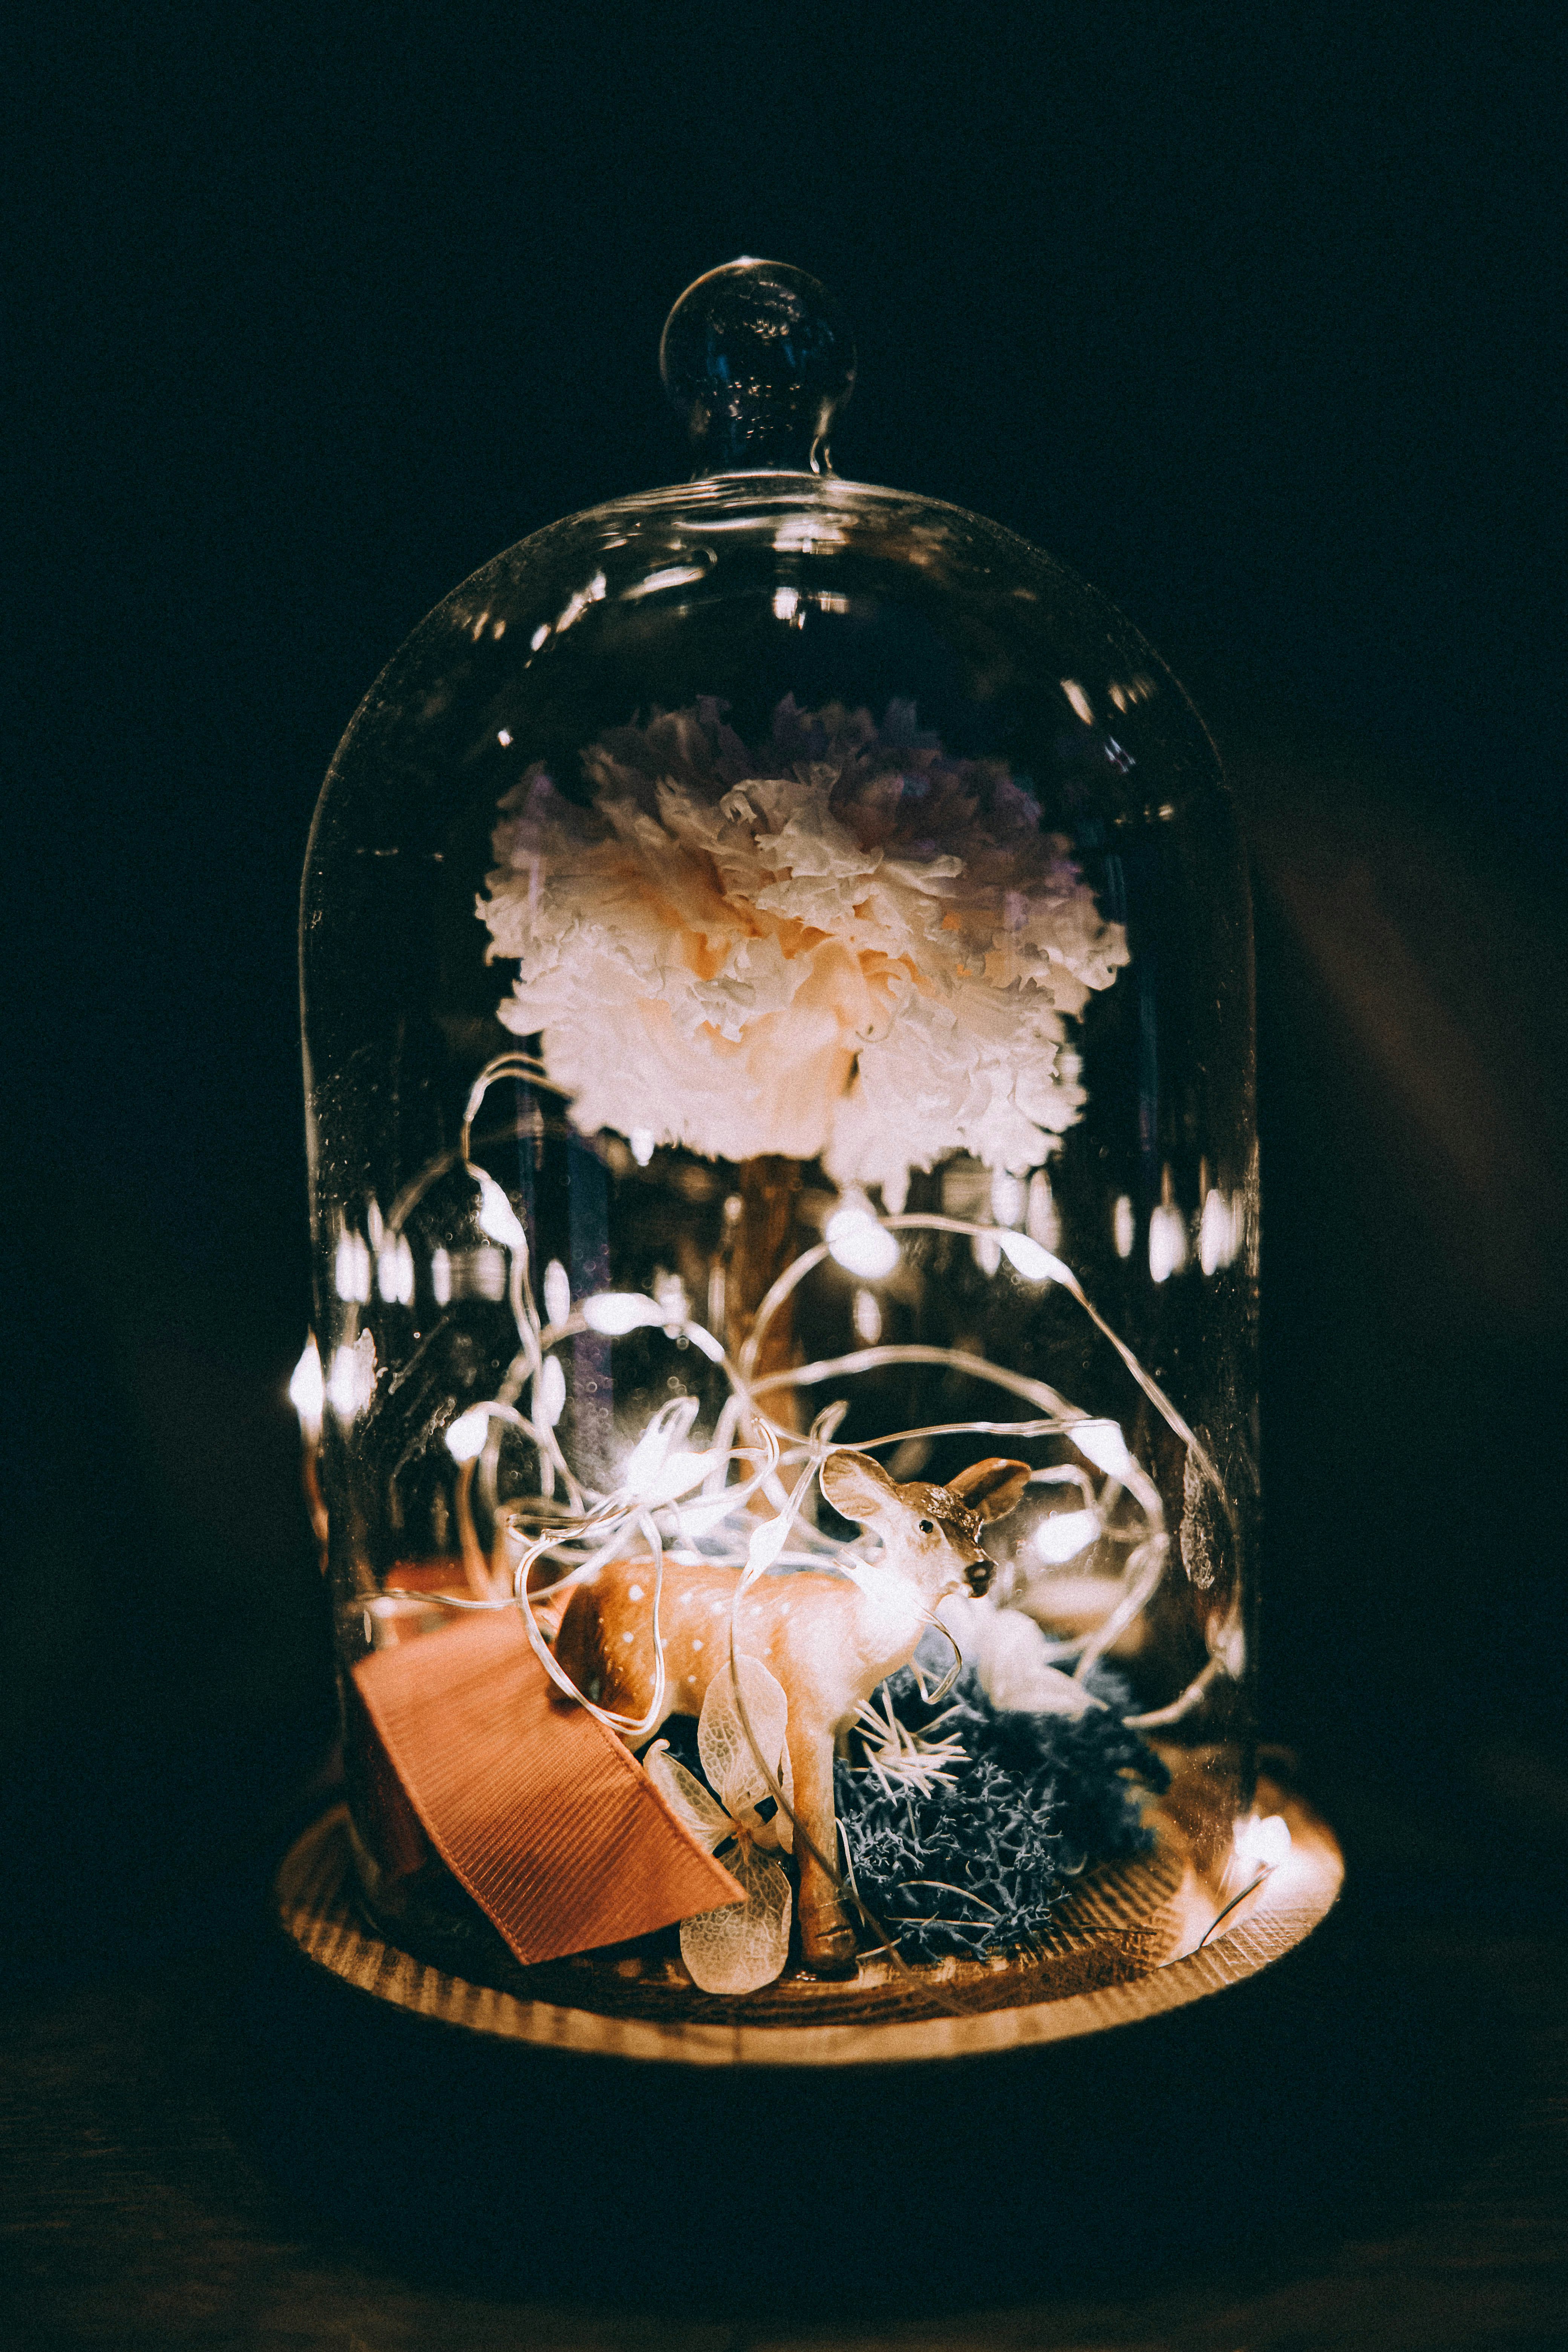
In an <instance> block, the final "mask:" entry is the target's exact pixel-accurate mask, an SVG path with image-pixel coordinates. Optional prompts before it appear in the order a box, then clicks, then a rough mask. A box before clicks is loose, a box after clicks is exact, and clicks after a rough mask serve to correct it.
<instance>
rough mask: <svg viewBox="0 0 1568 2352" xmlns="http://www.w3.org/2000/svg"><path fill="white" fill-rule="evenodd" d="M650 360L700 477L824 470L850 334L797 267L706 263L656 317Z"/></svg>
mask: <svg viewBox="0 0 1568 2352" xmlns="http://www.w3.org/2000/svg"><path fill="white" fill-rule="evenodd" d="M658 364H659V373H660V374H661V375H662V376H663V378H664V386H665V390H666V391H667V392H668V394H669V398H670V403H671V404H672V406H673V407H674V409H675V411H676V414H677V415H679V417H680V419H681V421H682V423H683V424H684V425H685V426H686V429H687V432H688V434H689V436H690V440H691V446H692V448H693V450H694V451H695V453H696V456H697V460H698V471H699V473H700V474H728V473H750V472H755V471H767V472H771V471H779V472H785V473H805V472H807V471H809V472H811V473H814V474H817V473H822V472H824V471H826V469H827V467H828V465H829V459H828V455H827V434H828V430H829V428H830V426H831V425H832V423H833V420H834V418H835V417H836V416H837V415H838V413H839V411H840V410H841V409H842V408H843V407H844V406H845V405H846V404H847V401H848V398H849V394H850V393H851V391H852V390H853V389H854V383H855V339H854V337H853V335H852V334H851V333H850V331H849V324H848V321H847V319H846V318H845V315H844V313H843V311H842V310H841V309H840V308H839V306H838V304H837V302H836V301H835V300H834V299H833V297H832V295H831V294H829V293H828V291H827V289H826V287H824V286H820V285H818V283H817V281H816V278H808V277H807V276H806V274H805V270H804V269H793V268H791V267H790V265H789V264H788V262H784V261H753V260H752V259H751V258H750V257H749V256H748V257H742V259H741V260H739V261H729V262H726V263H725V264H724V266H723V267H722V268H720V269H710V271H709V272H708V274H707V276H706V277H704V278H698V280H697V282H696V284H695V285H693V286H689V287H688V288H687V289H686V291H685V293H684V294H683V295H682V296H681V298H680V299H679V302H677V304H676V306H675V308H674V310H671V312H670V314H669V316H668V319H667V320H665V326H664V333H663V336H662V337H661V339H660V341H659V347H658Z"/></svg>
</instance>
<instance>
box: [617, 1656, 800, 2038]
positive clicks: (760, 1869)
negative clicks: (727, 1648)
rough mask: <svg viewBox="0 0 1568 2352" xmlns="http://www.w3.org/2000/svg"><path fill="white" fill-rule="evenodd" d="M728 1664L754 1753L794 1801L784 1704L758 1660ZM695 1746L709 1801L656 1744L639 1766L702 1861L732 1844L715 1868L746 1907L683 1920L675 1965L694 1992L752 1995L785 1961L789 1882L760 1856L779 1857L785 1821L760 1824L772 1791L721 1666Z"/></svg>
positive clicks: (776, 1818) (779, 1816)
mask: <svg viewBox="0 0 1568 2352" xmlns="http://www.w3.org/2000/svg"><path fill="white" fill-rule="evenodd" d="M735 1665H736V1670H737V1673H738V1675H739V1677H740V1684H741V1694H742V1698H743V1699H744V1702H745V1707H746V1716H747V1719H748V1721H749V1722H750V1724H751V1727H752V1734H753V1736H754V1737H755V1739H756V1742H757V1746H758V1747H759V1748H761V1750H762V1752H763V1756H764V1757H765V1758H766V1759H767V1761H768V1764H769V1766H770V1767H771V1769H772V1770H773V1777H774V1779H775V1780H777V1781H778V1782H779V1784H780V1786H781V1787H782V1788H783V1790H784V1795H785V1796H786V1797H789V1798H793V1795H794V1782H793V1780H792V1778H791V1774H790V1762H789V1750H788V1748H786V1747H785V1745H784V1724H785V1720H786V1718H787V1716H788V1713H789V1701H788V1699H787V1698H786V1697H785V1696H784V1690H783V1688H782V1686H781V1685H779V1683H777V1682H776V1681H775V1680H774V1678H773V1675H771V1674H770V1673H769V1672H768V1669H767V1668H766V1666H764V1665H763V1662H762V1660H761V1659H760V1658H753V1657H749V1656H747V1655H746V1654H744V1653H743V1652H742V1654H739V1655H738V1656H737V1658H736V1660H735ZM697 1748H698V1753H699V1754H700V1757H701V1759H702V1769H703V1770H704V1772H706V1773H707V1775H708V1778H709V1780H710V1781H711V1782H712V1784H713V1786H714V1788H715V1789H717V1790H718V1791H719V1797H718V1799H715V1798H713V1797H712V1796H711V1795H710V1793H709V1791H708V1790H706V1789H705V1788H704V1787H703V1786H702V1783H701V1781H700V1780H698V1779H697V1778H696V1777H695V1775H694V1774H692V1773H690V1772H689V1771H688V1770H687V1769H686V1767H685V1765H684V1764H681V1763H679V1762H678V1761H677V1760H676V1759H675V1758H674V1757H673V1756H672V1755H671V1754H670V1753H669V1750H668V1747H667V1746H666V1744H665V1742H664V1741H663V1740H662V1739H660V1740H656V1741H655V1743H654V1745H653V1747H652V1748H649V1750H648V1752H647V1756H646V1757H645V1758H644V1759H643V1761H644V1763H645V1765H646V1767H647V1775H648V1778H649V1780H652V1782H653V1784H654V1786H655V1788H656V1789H657V1790H658V1792H659V1795H660V1796H661V1797H662V1798H663V1799H664V1801H665V1802H666V1804H667V1805H668V1807H669V1809H670V1811H671V1812H672V1813H673V1814H674V1815H675V1817H676V1819H677V1821H679V1823H680V1825H681V1827H682V1828H683V1829H685V1830H686V1831H688V1832H689V1834H690V1835H691V1836H692V1837H694V1838H695V1839H696V1840H697V1842H698V1843H699V1844H700V1846H702V1847H703V1848H704V1849H705V1851H706V1852H707V1853H714V1852H715V1851H716V1850H717V1849H719V1848H720V1847H721V1846H725V1845H726V1843H727V1842H728V1841H731V1840H732V1841H733V1844H732V1845H731V1846H730V1847H729V1850H728V1851H726V1852H725V1853H724V1856H723V1862H724V1867H725V1869H726V1870H727V1871H728V1872H729V1873H730V1874H731V1877H732V1878H735V1879H738V1880H739V1881H740V1884H741V1885H742V1886H743V1887H744V1888H745V1890H746V1900H745V1902H744V1903H727V1904H724V1905H723V1906H721V1907H720V1908H719V1909H717V1910H713V1911H700V1912H698V1913H697V1914H696V1915H695V1916H693V1917H692V1918H689V1919H683V1920H682V1921H681V1923H680V1957H681V1958H682V1959H683V1960H684V1961H685V1963H686V1967H687V1970H688V1973H689V1976H690V1978H691V1980H692V1982H693V1984H695V1985H697V1986H699V1987H700V1989H701V1990H702V1991H703V1992H722V1993H742V1992H755V1991H756V1990H757V1988H758V1986H759V1985H765V1984H772V1982H773V1979H774V1978H775V1977H776V1976H777V1975H778V1974H779V1972H780V1971H781V1969H783V1967H784V1961H785V1960H786V1959H787V1958H788V1957H789V1921H790V1885H789V1880H788V1878H787V1877H786V1876H785V1874H784V1870H783V1869H782V1867H781V1866H780V1864H778V1863H776V1862H775V1861H774V1860H773V1855H772V1853H770V1852H769V1851H767V1849H769V1848H773V1849H775V1850H776V1849H777V1848H778V1847H780V1846H783V1847H784V1849H785V1850H786V1852H787V1850H788V1848H789V1845H790V1841H791V1831H790V1823H789V1818H788V1815H787V1814H784V1813H774V1814H773V1817H772V1818H771V1819H770V1820H766V1821H764V1820H763V1817H762V1815H761V1813H760V1812H759V1811H758V1810H757V1808H758V1807H759V1805H761V1804H763V1803H764V1802H766V1801H767V1799H768V1798H769V1796H770V1795H771V1793H772V1792H771V1790H770V1789H769V1786H768V1779H767V1774H766V1773H765V1772H763V1769H762V1768H761V1767H760V1765H759V1764H758V1762H757V1759H756V1756H755V1755H754V1753H753V1752H752V1744H751V1741H750V1740H749V1739H748V1738H747V1737H746V1733H745V1727H744V1726H743V1725H742V1721H741V1717H740V1711H739V1709H738V1708H737V1706H736V1705H735V1692H734V1685H733V1684H732V1682H731V1676H730V1673H729V1669H728V1668H727V1667H721V1668H720V1670H719V1672H718V1673H717V1674H716V1675H714V1677H713V1679H712V1681H711V1682H710V1684H709V1685H708V1691H707V1696H705V1697H704V1699H703V1701H702V1712H701V1714H700V1716H699V1717H698V1720H697Z"/></svg>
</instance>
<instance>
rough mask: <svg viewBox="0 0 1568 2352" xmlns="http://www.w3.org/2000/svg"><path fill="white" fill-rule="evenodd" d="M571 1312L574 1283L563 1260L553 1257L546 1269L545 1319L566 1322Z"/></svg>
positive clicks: (551, 1321) (553, 1321) (548, 1321)
mask: <svg viewBox="0 0 1568 2352" xmlns="http://www.w3.org/2000/svg"><path fill="white" fill-rule="evenodd" d="M571 1312H572V1285H571V1284H570V1282H568V1280H567V1278H566V1269H565V1267H564V1266H563V1265H562V1263H561V1260H560V1259H559V1258H558V1257H552V1259H551V1261H550V1264H549V1265H547V1266H546V1267H545V1269H544V1319H545V1321H546V1322H547V1323H564V1322H565V1320H566V1318H567V1317H568V1315H570V1314H571Z"/></svg>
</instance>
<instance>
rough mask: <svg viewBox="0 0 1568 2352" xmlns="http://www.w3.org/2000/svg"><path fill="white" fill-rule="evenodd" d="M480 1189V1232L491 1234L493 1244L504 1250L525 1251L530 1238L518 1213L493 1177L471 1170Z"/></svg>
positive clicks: (479, 1169)
mask: <svg viewBox="0 0 1568 2352" xmlns="http://www.w3.org/2000/svg"><path fill="white" fill-rule="evenodd" d="M468 1172H469V1174H470V1175H471V1176H472V1177H473V1179H474V1181H475V1182H476V1183H477V1184H478V1186H479V1231H480V1233H481V1234H489V1237H490V1239H491V1241H492V1242H500V1244H501V1247H502V1248H503V1249H510V1250H525V1249H526V1248H527V1247H528V1236H527V1234H525V1233H524V1232H523V1230H522V1227H521V1225H520V1224H519V1223H518V1221H517V1212H516V1210H515V1209H514V1208H513V1207H512V1205H511V1202H510V1201H509V1200H508V1199H507V1196H506V1194H505V1193H504V1192H502V1191H501V1188H500V1185H499V1184H498V1183H497V1182H496V1180H495V1178H494V1177H493V1176H489V1175H487V1174H486V1172H485V1171H484V1170H483V1169H482V1168H474V1169H470V1170H469V1171H468Z"/></svg>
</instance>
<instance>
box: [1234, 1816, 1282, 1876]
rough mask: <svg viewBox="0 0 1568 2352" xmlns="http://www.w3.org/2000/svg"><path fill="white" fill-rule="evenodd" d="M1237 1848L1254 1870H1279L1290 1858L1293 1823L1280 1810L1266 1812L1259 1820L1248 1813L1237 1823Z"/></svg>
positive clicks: (1240, 1855) (1245, 1861)
mask: <svg viewBox="0 0 1568 2352" xmlns="http://www.w3.org/2000/svg"><path fill="white" fill-rule="evenodd" d="M1236 1851H1237V1856H1238V1857H1239V1859H1240V1860H1241V1861H1242V1862H1244V1863H1248V1864H1251V1866H1252V1868H1253V1869H1255V1870H1278V1868H1279V1864H1281V1863H1282V1862H1286V1861H1288V1860H1289V1854H1290V1824H1289V1822H1287V1821H1286V1820H1285V1819H1284V1818H1283V1816H1282V1815H1281V1814H1279V1813H1266V1814H1265V1815H1264V1816H1263V1819H1262V1820H1261V1821H1259V1819H1258V1815H1257V1814H1256V1813H1249V1814H1248V1815H1247V1819H1246V1821H1244V1822H1237V1825H1236Z"/></svg>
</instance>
